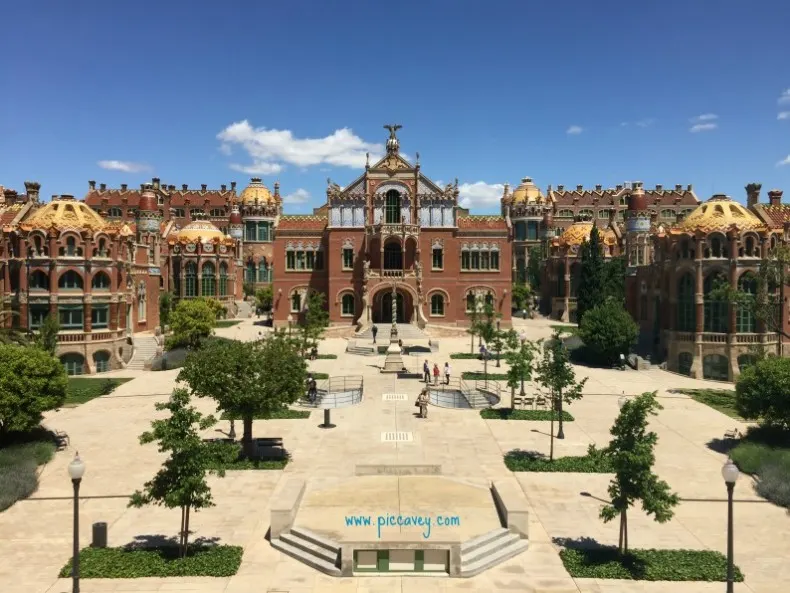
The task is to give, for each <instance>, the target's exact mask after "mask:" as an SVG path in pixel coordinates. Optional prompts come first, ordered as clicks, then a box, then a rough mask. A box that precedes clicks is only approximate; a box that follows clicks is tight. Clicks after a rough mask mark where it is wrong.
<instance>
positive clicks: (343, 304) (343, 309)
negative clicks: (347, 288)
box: [340, 292, 354, 317]
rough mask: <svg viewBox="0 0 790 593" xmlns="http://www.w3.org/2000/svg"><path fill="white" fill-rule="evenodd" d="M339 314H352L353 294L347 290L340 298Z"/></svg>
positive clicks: (345, 315) (346, 315)
mask: <svg viewBox="0 0 790 593" xmlns="http://www.w3.org/2000/svg"><path fill="white" fill-rule="evenodd" d="M340 314H341V315H343V316H344V317H352V316H353V315H354V295H353V294H351V293H349V292H347V293H346V294H344V295H343V297H342V298H341V299H340Z"/></svg>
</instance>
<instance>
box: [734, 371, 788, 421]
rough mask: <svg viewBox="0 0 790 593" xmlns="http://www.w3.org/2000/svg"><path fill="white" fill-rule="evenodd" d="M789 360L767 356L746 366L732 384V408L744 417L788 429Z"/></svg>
mask: <svg viewBox="0 0 790 593" xmlns="http://www.w3.org/2000/svg"><path fill="white" fill-rule="evenodd" d="M788 393H790V359H788V358H780V357H778V356H769V357H767V358H765V359H763V360H759V361H757V362H756V363H755V364H753V365H751V366H749V367H747V368H746V369H744V371H743V372H742V373H741V374H740V376H739V377H738V381H737V383H736V384H735V407H736V409H737V411H738V413H739V414H740V415H741V416H743V417H744V418H746V419H747V420H757V419H761V420H762V422H763V423H764V424H766V425H768V426H776V427H781V428H783V429H790V397H788V396H787V394H788Z"/></svg>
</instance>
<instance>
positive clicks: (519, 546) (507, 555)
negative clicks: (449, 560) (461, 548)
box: [458, 539, 529, 578]
mask: <svg viewBox="0 0 790 593" xmlns="http://www.w3.org/2000/svg"><path fill="white" fill-rule="evenodd" d="M528 547H529V542H528V541H527V540H525V539H519V540H516V541H514V542H512V543H511V544H509V545H508V546H506V547H504V548H501V549H499V550H497V551H496V552H494V553H492V554H490V555H487V556H483V557H481V558H479V559H478V560H476V561H475V562H469V563H464V561H463V559H462V560H461V571H460V574H459V575H458V576H460V577H465V578H468V577H473V576H475V575H478V574H480V573H481V572H483V571H485V570H488V569H489V568H491V567H493V566H496V565H497V564H501V563H502V562H504V561H505V560H510V559H511V558H514V557H515V556H518V555H519V554H521V553H522V552H525V551H526V550H527V548H528Z"/></svg>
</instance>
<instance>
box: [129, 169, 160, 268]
mask: <svg viewBox="0 0 790 593" xmlns="http://www.w3.org/2000/svg"><path fill="white" fill-rule="evenodd" d="M135 222H136V223H137V241H138V243H143V244H145V245H147V246H148V253H149V257H148V261H149V263H152V264H158V263H159V255H160V249H159V247H160V246H159V238H160V224H161V222H162V217H161V216H160V214H159V207H158V205H157V200H156V193H154V190H153V188H152V187H151V185H150V184H148V185H146V186H145V187H144V188H143V192H142V194H141V195H140V203H139V205H138V208H137V216H136V219H135ZM151 254H153V256H151Z"/></svg>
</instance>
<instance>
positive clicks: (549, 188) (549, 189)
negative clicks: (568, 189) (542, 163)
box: [546, 183, 551, 192]
mask: <svg viewBox="0 0 790 593" xmlns="http://www.w3.org/2000/svg"><path fill="white" fill-rule="evenodd" d="M546 191H547V192H550V191H551V183H549V187H548V189H547V190H546Z"/></svg>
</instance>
